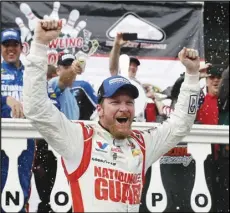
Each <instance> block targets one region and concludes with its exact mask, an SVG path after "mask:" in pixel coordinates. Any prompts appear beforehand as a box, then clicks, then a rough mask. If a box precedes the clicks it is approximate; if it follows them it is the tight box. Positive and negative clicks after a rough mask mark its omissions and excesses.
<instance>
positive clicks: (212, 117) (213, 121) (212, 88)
mask: <svg viewBox="0 0 230 213" xmlns="http://www.w3.org/2000/svg"><path fill="white" fill-rule="evenodd" d="M207 74H209V76H208V77H207V78H206V84H207V94H206V95H205V94H204V92H203V91H201V96H200V100H199V110H198V112H197V118H196V120H197V121H198V122H199V123H201V124H207V125H217V124H218V122H219V110H218V88H219V85H220V81H221V75H222V70H221V69H219V68H217V67H211V68H210V69H209V70H208V72H207Z"/></svg>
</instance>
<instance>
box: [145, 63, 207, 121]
mask: <svg viewBox="0 0 230 213" xmlns="http://www.w3.org/2000/svg"><path fill="white" fill-rule="evenodd" d="M210 67H211V64H210V63H206V64H204V65H200V69H199V77H200V78H199V79H200V80H201V79H203V78H207V77H209V76H210V74H208V73H207V70H208V68H210ZM184 75H185V73H182V74H180V77H179V78H178V79H177V80H176V81H175V83H174V84H173V86H171V87H168V88H167V89H166V90H167V91H166V92H164V93H166V94H167V98H169V99H171V104H170V106H168V105H165V104H164V103H163V102H162V101H161V100H160V98H158V95H157V93H156V92H155V91H154V90H153V89H152V86H147V87H146V88H145V89H146V95H147V97H149V98H151V99H152V100H153V101H154V102H155V104H156V106H157V111H158V114H159V115H160V116H162V119H160V120H165V119H167V118H169V117H170V114H171V112H172V111H173V110H174V109H175V104H176V103H177V99H178V96H179V94H180V89H181V85H182V83H183V82H184ZM164 93H163V94H164ZM199 102H201V101H199Z"/></svg>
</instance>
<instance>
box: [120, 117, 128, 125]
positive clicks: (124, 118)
mask: <svg viewBox="0 0 230 213" xmlns="http://www.w3.org/2000/svg"><path fill="white" fill-rule="evenodd" d="M117 121H118V122H119V123H120V124H123V123H126V122H127V121H128V118H127V117H120V118H117Z"/></svg>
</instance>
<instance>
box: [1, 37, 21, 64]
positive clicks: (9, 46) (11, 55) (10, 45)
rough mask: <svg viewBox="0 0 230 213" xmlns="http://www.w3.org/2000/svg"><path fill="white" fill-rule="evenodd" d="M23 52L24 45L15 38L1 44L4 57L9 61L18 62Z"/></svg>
mask: <svg viewBox="0 0 230 213" xmlns="http://www.w3.org/2000/svg"><path fill="white" fill-rule="evenodd" d="M21 52H22V46H21V44H20V43H19V42H17V41H15V40H9V41H5V42H4V43H3V44H2V45H1V53H2V57H3V59H4V60H5V61H6V62H7V63H13V64H15V63H17V62H18V61H19V57H20V54H21Z"/></svg>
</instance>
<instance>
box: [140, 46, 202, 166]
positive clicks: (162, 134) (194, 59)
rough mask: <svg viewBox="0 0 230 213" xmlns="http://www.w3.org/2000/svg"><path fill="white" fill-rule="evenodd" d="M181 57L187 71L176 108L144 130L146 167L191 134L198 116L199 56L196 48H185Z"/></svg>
mask: <svg viewBox="0 0 230 213" xmlns="http://www.w3.org/2000/svg"><path fill="white" fill-rule="evenodd" d="M179 59H180V61H181V62H182V64H183V65H184V66H185V67H186V73H185V79H184V82H183V84H182V86H181V89H180V94H179V97H178V101H177V103H176V106H175V110H174V111H173V112H172V113H171V114H170V118H168V119H167V120H166V121H165V122H163V123H162V124H161V125H159V126H158V127H157V128H154V129H150V130H148V131H145V132H144V137H145V142H146V169H148V167H150V166H151V165H152V164H153V163H154V162H155V161H157V160H158V159H159V158H160V157H161V156H163V155H164V154H165V153H167V152H168V151H169V150H170V149H172V148H173V147H175V146H176V145H177V144H178V143H179V142H181V141H182V139H183V138H184V137H185V136H186V135H188V134H189V132H190V130H191V129H192V126H193V123H194V120H195V118H196V111H197V102H198V98H199V94H200V84H199V66H200V59H199V57H198V53H197V51H195V50H193V49H186V48H184V49H183V50H182V51H181V52H180V53H179Z"/></svg>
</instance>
